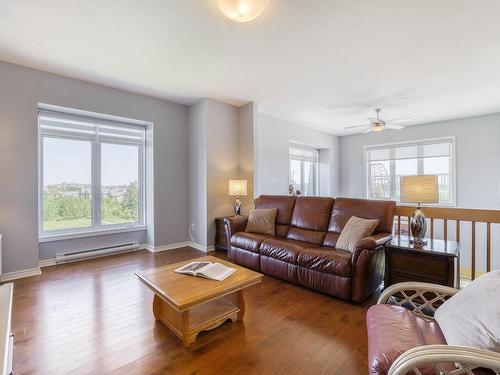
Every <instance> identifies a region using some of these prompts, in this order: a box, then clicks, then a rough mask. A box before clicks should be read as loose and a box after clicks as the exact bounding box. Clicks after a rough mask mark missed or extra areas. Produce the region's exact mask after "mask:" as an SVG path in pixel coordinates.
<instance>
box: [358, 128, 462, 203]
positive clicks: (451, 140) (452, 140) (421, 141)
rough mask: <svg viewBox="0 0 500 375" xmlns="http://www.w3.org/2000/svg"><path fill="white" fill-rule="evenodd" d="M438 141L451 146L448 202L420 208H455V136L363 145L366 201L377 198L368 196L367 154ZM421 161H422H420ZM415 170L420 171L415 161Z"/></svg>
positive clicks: (391, 180)
mask: <svg viewBox="0 0 500 375" xmlns="http://www.w3.org/2000/svg"><path fill="white" fill-rule="evenodd" d="M440 141H443V143H445V142H449V143H450V144H451V151H450V159H451V160H450V202H440V203H427V204H421V205H422V206H428V207H433V206H434V207H438V206H439V207H456V206H457V197H456V192H457V188H456V187H457V173H456V170H457V168H456V137H455V136H445V137H437V138H424V139H418V140H412V141H402V142H389V143H382V144H373V145H372V144H370V145H364V147H363V158H364V159H363V162H364V163H363V175H364V184H363V187H364V192H363V195H364V197H365V198H367V199H377V198H372V197H369V196H368V192H369V188H368V184H369V176H368V173H369V172H368V152H369V151H371V150H373V149H375V148H384V147H387V148H395V147H398V146H412V145H415V146H423V145H424V144H426V143H439V142H440ZM392 160H395V159H391V171H390V176H389V185H390V187H391V192H392V191H393V190H395V189H394V187H395V186H393V185H395V184H396V179H395V178H393V177H392V176H395V171H394V170H393V169H394V168H393V166H392V165H393V163H392ZM422 160H423V159H422ZM417 170H418V171H419V172H420V170H421V165H420V162H419V161H418V159H417ZM387 199H390V200H394V201H396V202H397V203H398V205H401V206H414V205H413V204H411V203H401V202H400V201H399V199H396V198H395V197H393V196H391V197H390V198H387Z"/></svg>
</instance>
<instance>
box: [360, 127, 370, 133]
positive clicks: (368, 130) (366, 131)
mask: <svg viewBox="0 0 500 375" xmlns="http://www.w3.org/2000/svg"><path fill="white" fill-rule="evenodd" d="M371 132H372V127H371V126H370V127H369V128H368V129H366V130H363V132H362V133H361V134H367V133H371Z"/></svg>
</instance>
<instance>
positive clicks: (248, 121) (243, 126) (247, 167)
mask: <svg viewBox="0 0 500 375" xmlns="http://www.w3.org/2000/svg"><path fill="white" fill-rule="evenodd" d="M257 116H258V113H257V103H248V104H247V105H245V106H243V107H241V108H240V109H239V113H238V123H239V132H240V134H239V154H240V175H239V178H240V179H243V180H247V189H248V192H247V196H246V197H241V202H242V210H241V211H242V213H243V214H245V213H248V210H249V209H250V208H251V207H253V200H254V197H255V195H254V194H255V174H254V169H255V167H254V163H255V154H254V149H255V140H254V136H255V129H256V121H257Z"/></svg>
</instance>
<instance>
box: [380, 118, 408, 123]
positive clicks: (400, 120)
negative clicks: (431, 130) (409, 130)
mask: <svg viewBox="0 0 500 375" xmlns="http://www.w3.org/2000/svg"><path fill="white" fill-rule="evenodd" d="M410 121H413V119H412V118H410V117H405V118H395V119H392V120H387V121H386V122H385V123H386V124H396V123H400V122H410Z"/></svg>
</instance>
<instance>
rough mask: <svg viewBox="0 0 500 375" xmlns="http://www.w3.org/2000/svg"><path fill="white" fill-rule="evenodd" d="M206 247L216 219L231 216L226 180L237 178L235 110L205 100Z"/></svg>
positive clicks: (238, 171) (231, 205) (211, 239)
mask: <svg viewBox="0 0 500 375" xmlns="http://www.w3.org/2000/svg"><path fill="white" fill-rule="evenodd" d="M207 104H208V105H207V108H208V111H207V224H208V228H207V244H208V245H209V246H210V245H213V244H214V242H215V221H214V219H215V218H216V217H221V216H226V215H232V214H234V212H233V202H234V197H230V196H229V195H228V180H229V179H239V178H240V157H239V156H240V155H239V126H238V113H239V108H237V107H234V106H232V105H229V104H225V103H219V102H216V101H214V100H207Z"/></svg>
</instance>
